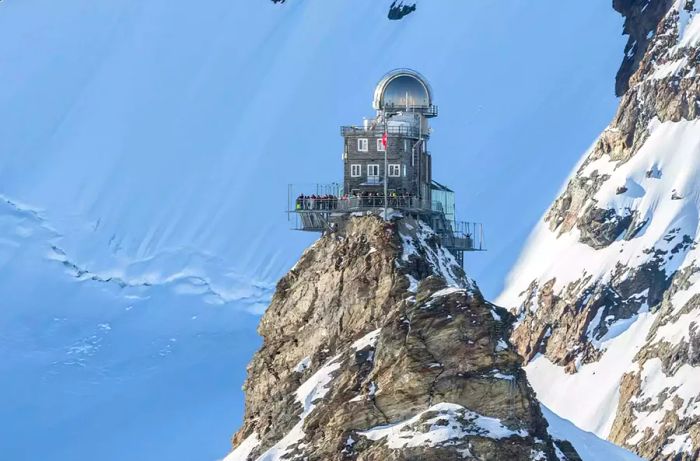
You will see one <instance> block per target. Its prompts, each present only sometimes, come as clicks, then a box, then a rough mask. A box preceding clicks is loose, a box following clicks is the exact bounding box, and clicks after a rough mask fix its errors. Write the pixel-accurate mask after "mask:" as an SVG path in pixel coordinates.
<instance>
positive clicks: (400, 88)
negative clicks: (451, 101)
mask: <svg viewBox="0 0 700 461" xmlns="http://www.w3.org/2000/svg"><path fill="white" fill-rule="evenodd" d="M372 106H373V107H374V109H376V110H386V109H392V108H403V107H405V108H408V109H413V110H415V109H419V110H420V109H428V108H431V107H432V106H433V90H432V89H431V88H430V84H429V83H428V80H426V78H425V77H423V76H422V75H421V74H419V73H418V72H416V71H415V70H412V69H394V70H392V71H391V72H389V73H387V74H386V75H384V77H382V79H381V80H380V81H379V83H378V84H377V88H376V89H375V90H374V101H373V103H372Z"/></svg>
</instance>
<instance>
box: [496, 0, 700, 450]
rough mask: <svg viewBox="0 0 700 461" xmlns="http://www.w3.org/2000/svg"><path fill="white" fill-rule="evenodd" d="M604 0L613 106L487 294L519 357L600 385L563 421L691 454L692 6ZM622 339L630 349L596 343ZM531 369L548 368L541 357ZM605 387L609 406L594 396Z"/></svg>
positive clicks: (696, 31) (699, 208)
mask: <svg viewBox="0 0 700 461" xmlns="http://www.w3.org/2000/svg"><path fill="white" fill-rule="evenodd" d="M614 6H615V8H616V9H617V10H618V11H620V12H622V13H623V14H624V15H625V16H626V21H625V32H626V33H627V34H629V36H630V38H629V42H628V44H627V47H626V50H625V51H626V55H625V58H624V61H623V64H622V66H621V69H620V71H619V73H618V77H617V90H618V92H620V93H622V98H621V101H620V106H619V109H618V111H617V113H616V115H615V117H614V119H613V121H612V122H611V124H610V125H609V127H608V128H607V129H606V130H605V131H604V132H603V133H602V134H601V136H600V137H599V139H598V140H597V141H596V143H595V144H594V146H593V147H592V148H591V150H590V151H589V152H588V153H587V154H586V156H585V157H584V160H583V161H582V163H581V164H580V165H579V166H578V167H577V169H576V171H575V172H574V173H573V174H572V176H571V178H570V179H569V181H568V183H567V185H566V187H565V189H564V190H563V192H562V193H561V195H560V196H559V197H558V198H557V199H556V200H555V202H554V204H553V205H552V207H551V208H550V209H549V211H548V212H547V213H546V215H545V217H544V219H543V221H542V223H541V225H540V226H539V227H538V229H537V230H536V231H535V233H534V234H533V237H532V240H531V242H530V243H529V245H528V248H527V250H526V252H525V253H524V255H523V257H522V259H521V261H520V263H519V265H518V267H517V268H516V270H515V271H514V273H513V275H512V277H511V281H510V283H509V286H508V288H507V289H506V291H505V293H504V294H503V295H502V296H501V297H500V298H499V300H498V302H499V303H500V304H502V305H506V306H509V307H514V312H515V313H516V315H518V316H519V318H518V321H517V322H516V327H515V328H514V330H513V334H512V336H511V340H512V342H513V344H515V345H516V347H517V349H518V351H519V352H520V353H521V354H522V355H523V356H524V357H525V359H526V360H527V361H536V359H537V360H540V362H541V361H542V360H546V361H547V362H548V363H551V364H554V365H557V366H558V367H560V368H561V369H562V370H565V371H566V373H569V374H572V375H574V376H573V377H571V378H566V377H564V376H561V377H560V378H559V379H561V380H562V382H563V381H565V380H566V381H567V382H569V383H571V382H577V383H580V384H581V387H582V388H585V387H586V386H585V385H584V381H586V380H587V381H586V382H587V383H589V384H591V385H593V386H599V387H605V386H608V387H607V388H606V389H601V390H600V392H601V395H602V396H601V397H600V398H599V399H598V400H596V401H594V402H593V403H592V405H600V406H601V408H600V409H599V410H600V411H599V413H600V415H597V416H595V417H594V416H591V415H588V414H584V413H592V412H589V411H588V410H581V411H579V412H578V413H576V412H575V410H571V414H570V415H569V416H570V419H572V420H573V421H574V422H575V423H577V424H579V425H580V426H582V427H583V428H584V429H587V430H592V431H596V432H597V433H598V434H599V435H600V436H603V437H609V438H610V440H612V441H614V442H616V443H618V444H620V445H622V446H625V447H628V448H630V449H633V450H635V451H636V452H637V453H639V454H640V455H642V456H644V457H645V458H648V459H653V460H691V459H698V457H699V456H700V381H698V380H697V379H696V378H690V376H693V377H694V376H700V370H698V369H697V366H698V365H699V363H698V359H697V354H696V352H695V351H696V347H697V345H698V334H697V325H699V324H700V322H699V321H700V312H699V311H698V303H699V301H698V299H699V298H698V293H700V283H699V282H698V277H697V273H698V272H699V271H700V268H699V267H698V262H697V259H698V256H700V255H699V254H698V251H697V240H698V233H699V222H698V219H697V217H698V212H700V200H699V194H698V189H699V186H698V184H699V180H700V171H698V170H699V169H700V164H698V163H697V158H698V152H700V144H699V143H698V140H699V139H700V123H699V121H698V119H699V118H700V114H699V109H700V76H698V71H699V70H700V46H699V44H700V19H697V18H698V10H699V9H700V8H699V6H700V5H697V4H696V2H694V1H692V0H677V1H666V0H660V1H635V0H627V1H623V0H619V1H617V0H616V1H615V2H614ZM632 331H634V332H635V333H634V334H633V333H632ZM623 341H624V342H626V343H625V344H628V346H627V347H625V348H622V347H620V348H619V349H624V350H629V349H630V348H633V349H634V353H633V354H632V355H633V357H632V359H631V360H630V361H627V359H625V358H622V354H617V352H615V353H613V352H609V351H613V350H617V349H616V348H615V346H614V345H615V344H616V343H617V344H622V343H623ZM615 354H617V355H615ZM543 357H545V358H543ZM615 360H617V361H615ZM613 362H614V363H615V366H609V367H608V365H606V364H609V363H610V364H611V363H613ZM606 367H608V368H606ZM530 368H532V371H531V372H529V373H542V379H545V374H547V377H548V378H547V379H549V377H550V376H551V375H552V374H557V376H560V375H559V372H558V371H556V367H551V366H549V365H545V364H542V363H539V364H538V363H534V364H533V365H532V366H531V367H530ZM596 374H597V376H593V375H596ZM611 377H614V379H611ZM532 379H534V380H535V381H537V378H536V377H532ZM603 383H605V384H604V385H603ZM536 387H537V386H536ZM618 388H619V394H617V395H619V398H618V399H617V400H616V403H615V404H614V405H612V404H611V403H610V400H609V399H607V395H610V396H615V395H616V393H617V392H618V391H617V389H618ZM606 392H607V394H606ZM539 394H540V392H539V389H538V395H539ZM550 397H551V399H552V400H555V399H557V398H558V397H557V396H555V395H553V394H552V395H551V396H550ZM606 399H607V400H606ZM544 403H545V404H548V401H547V397H546V394H545V397H544ZM603 405H605V406H607V407H609V408H603ZM554 409H555V410H559V409H558V408H554Z"/></svg>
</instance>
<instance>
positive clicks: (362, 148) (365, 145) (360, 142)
mask: <svg viewBox="0 0 700 461" xmlns="http://www.w3.org/2000/svg"><path fill="white" fill-rule="evenodd" d="M357 150H358V152H367V151H369V140H368V139H367V138H358V139H357Z"/></svg>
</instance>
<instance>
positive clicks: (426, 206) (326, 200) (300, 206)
mask: <svg viewBox="0 0 700 461" xmlns="http://www.w3.org/2000/svg"><path fill="white" fill-rule="evenodd" d="M387 203H388V207H389V208H396V209H406V210H415V211H425V212H432V211H434V208H433V203H432V202H431V201H429V200H425V199H420V198H418V197H411V196H406V195H390V196H389V197H387ZM375 208H384V196H383V195H365V196H356V195H350V196H345V195H341V196H335V195H330V196H328V195H315V194H314V195H305V196H297V197H296V198H295V199H294V203H293V206H290V207H289V208H288V211H291V212H298V213H304V212H317V211H336V212H340V213H344V212H353V211H365V210H372V209H375Z"/></svg>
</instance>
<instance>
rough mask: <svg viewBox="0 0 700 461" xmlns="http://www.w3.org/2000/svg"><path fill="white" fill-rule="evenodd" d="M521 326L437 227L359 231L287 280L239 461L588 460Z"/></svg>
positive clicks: (257, 362)
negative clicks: (543, 391)
mask: <svg viewBox="0 0 700 461" xmlns="http://www.w3.org/2000/svg"><path fill="white" fill-rule="evenodd" d="M510 320H511V319H510V317H509V314H508V313H507V311H505V310H503V309H500V308H497V307H495V306H493V305H491V304H490V303H488V302H486V301H485V300H484V299H483V297H482V296H481V294H480V292H479V290H478V288H477V287H476V285H475V284H474V283H473V282H472V281H470V280H469V279H468V278H467V277H466V276H465V274H464V272H463V271H462V269H461V268H460V267H459V266H458V265H457V264H456V262H455V260H454V258H453V257H452V256H451V255H450V254H449V253H448V252H447V251H445V250H444V249H443V248H442V247H441V246H440V244H439V240H438V239H437V236H435V234H434V233H433V232H432V231H431V230H430V228H429V227H428V226H426V225H424V224H422V223H420V222H418V221H415V220H413V219H410V218H400V219H394V220H393V221H392V222H391V223H384V222H383V221H382V220H381V219H379V218H377V217H376V216H366V217H355V218H352V219H350V220H349V222H348V223H347V225H346V226H345V227H344V228H342V229H340V230H339V231H338V232H337V233H334V234H330V235H326V236H324V237H323V238H321V239H320V240H319V241H318V242H317V243H315V244H314V245H313V246H312V247H310V248H309V249H308V250H307V251H306V252H305V253H304V254H303V256H302V257H301V259H300V260H299V262H298V263H297V264H296V266H295V267H294V268H293V269H292V270H291V271H290V272H289V273H288V274H287V275H286V276H285V277H283V278H282V279H281V280H280V281H279V283H278V286H277V290H276V292H275V295H274V297H273V300H272V303H271V305H270V307H269V308H268V310H267V311H266V313H265V315H264V316H263V318H262V321H261V323H260V326H259V333H260V334H261V335H262V337H263V339H264V344H263V346H262V348H261V349H260V351H259V352H258V353H257V354H256V355H255V357H254V359H253V360H252V362H251V363H250V365H249V367H248V379H247V380H246V383H245V386H244V390H245V394H246V410H245V417H244V422H243V425H242V427H241V428H240V430H239V431H238V432H237V433H236V435H235V436H234V440H233V441H234V446H235V447H236V448H235V449H234V451H233V452H232V453H231V454H230V455H229V456H228V457H227V458H226V460H227V461H234V460H261V461H262V460H278V459H307V460H334V459H337V460H380V459H381V460H419V459H420V460H453V459H454V460H457V459H459V460H506V459H507V460H571V461H573V460H578V459H580V458H579V457H578V455H577V454H576V451H575V450H574V449H573V447H572V446H571V445H570V444H569V443H568V442H563V441H554V440H553V438H552V437H551V436H550V435H549V433H548V431H547V422H546V421H545V419H544V418H543V416H542V413H541V410H540V407H539V404H538V402H537V401H536V400H535V398H534V395H533V392H532V389H531V387H530V386H529V384H528V382H527V378H526V376H525V374H524V372H523V370H522V369H521V367H520V364H521V359H520V357H519V356H518V355H517V353H516V352H515V351H514V350H513V349H512V348H511V347H510V345H509V344H508V342H507V340H506V337H507V335H508V324H509V321H510Z"/></svg>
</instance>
